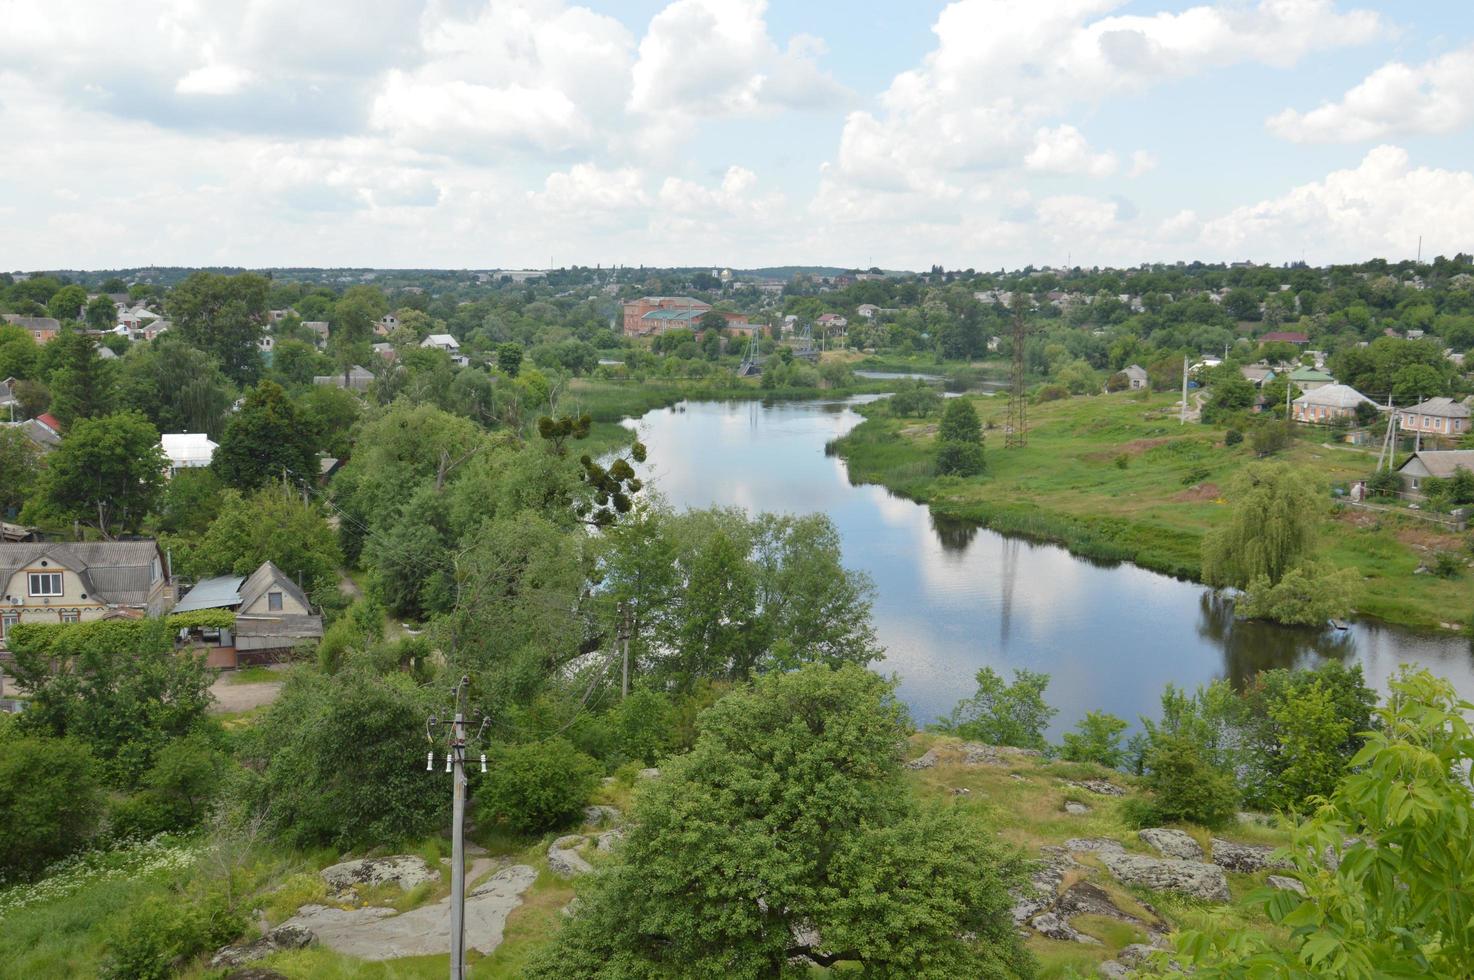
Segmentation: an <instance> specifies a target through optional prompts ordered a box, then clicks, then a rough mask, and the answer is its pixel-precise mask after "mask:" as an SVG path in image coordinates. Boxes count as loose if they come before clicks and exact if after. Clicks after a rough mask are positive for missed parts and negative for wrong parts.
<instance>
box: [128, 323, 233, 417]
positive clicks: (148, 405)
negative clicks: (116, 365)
mask: <svg viewBox="0 0 1474 980" xmlns="http://www.w3.org/2000/svg"><path fill="white" fill-rule="evenodd" d="M121 365H122V370H121V377H120V378H119V381H118V397H119V400H120V401H121V402H122V403H123V404H124V405H125V406H127V407H128V408H134V409H137V410H138V411H140V412H142V413H143V414H145V415H147V416H148V417H149V419H150V420H151V421H152V422H153V423H154V425H156V426H158V429H159V431H160V432H203V433H206V434H207V435H209V436H210V437H211V438H217V439H218V438H219V437H220V434H221V432H222V430H223V429H224V427H225V419H226V415H227V414H228V413H229V411H230V406H231V402H232V401H233V400H234V395H233V393H232V390H231V385H230V381H229V379H228V378H226V377H225V375H224V373H223V372H221V370H220V366H219V365H218V364H217V363H215V361H214V359H212V358H211V357H210V356H209V355H208V354H205V353H204V352H202V351H198V350H196V349H195V348H193V347H191V346H189V344H187V343H185V342H184V341H183V340H182V339H180V338H179V337H176V336H174V334H173V332H172V331H170V332H168V333H164V334H160V335H159V336H158V337H156V338H155V339H154V340H152V341H150V342H149V343H147V344H138V345H136V346H135V347H134V348H133V349H132V350H130V351H129V352H128V354H127V356H126V357H124V358H123V360H122V362H121Z"/></svg>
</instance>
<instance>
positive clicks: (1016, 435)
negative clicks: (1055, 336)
mask: <svg viewBox="0 0 1474 980" xmlns="http://www.w3.org/2000/svg"><path fill="white" fill-rule="evenodd" d="M1028 301H1029V297H1028V294H1027V293H1025V292H1023V291H1022V290H1016V291H1015V292H1014V294H1013V376H1012V378H1011V379H1010V380H1011V381H1012V384H1011V385H1010V387H1009V390H1008V418H1007V419H1006V420H1005V421H1004V423H1003V448H1004V449H1022V448H1023V447H1025V446H1027V445H1028V444H1029V398H1028V395H1027V394H1026V393H1025V392H1024V337H1025V336H1026V335H1027V333H1028V328H1027V327H1026V326H1025V325H1024V304H1025V303H1027V302H1028Z"/></svg>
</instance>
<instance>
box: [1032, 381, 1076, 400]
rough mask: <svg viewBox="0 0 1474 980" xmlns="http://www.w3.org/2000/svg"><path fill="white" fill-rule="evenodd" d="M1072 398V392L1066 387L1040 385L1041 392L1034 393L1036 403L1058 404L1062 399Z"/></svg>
mask: <svg viewBox="0 0 1474 980" xmlns="http://www.w3.org/2000/svg"><path fill="white" fill-rule="evenodd" d="M1068 397H1070V390H1069V389H1068V388H1066V387H1065V386H1064V385H1040V387H1039V390H1038V391H1036V392H1035V393H1034V401H1036V402H1040V403H1041V404H1042V403H1043V402H1057V401H1059V400H1060V399H1062V398H1068Z"/></svg>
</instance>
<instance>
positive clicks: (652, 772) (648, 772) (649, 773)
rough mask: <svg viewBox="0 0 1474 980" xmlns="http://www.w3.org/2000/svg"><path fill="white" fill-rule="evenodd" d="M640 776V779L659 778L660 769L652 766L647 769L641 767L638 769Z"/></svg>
mask: <svg viewBox="0 0 1474 980" xmlns="http://www.w3.org/2000/svg"><path fill="white" fill-rule="evenodd" d="M640 778H641V779H659V778H660V770H659V769H656V768H654V767H651V768H649V769H641V770H640Z"/></svg>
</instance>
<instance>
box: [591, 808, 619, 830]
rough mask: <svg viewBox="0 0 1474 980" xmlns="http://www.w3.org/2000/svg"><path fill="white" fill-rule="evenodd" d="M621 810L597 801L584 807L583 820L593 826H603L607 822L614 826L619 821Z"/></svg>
mask: <svg viewBox="0 0 1474 980" xmlns="http://www.w3.org/2000/svg"><path fill="white" fill-rule="evenodd" d="M619 818H620V812H619V808H618V807H613V806H604V805H603V804H599V803H596V804H594V805H593V806H586V807H584V808H583V822H584V823H586V824H588V825H589V826H591V827H602V826H604V825H605V824H609V825H610V826H613V825H614V824H617V823H619Z"/></svg>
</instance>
